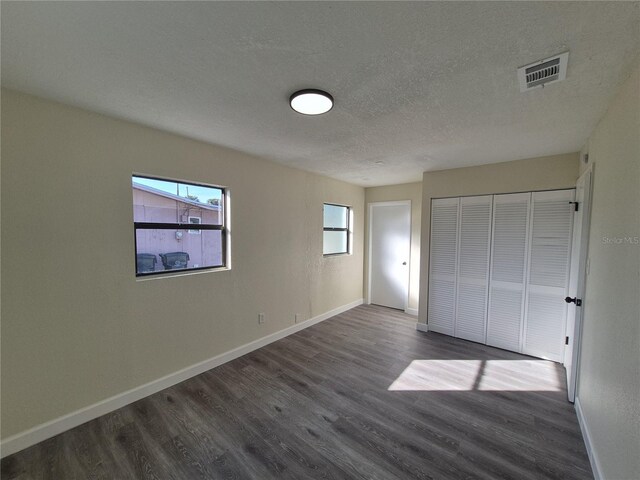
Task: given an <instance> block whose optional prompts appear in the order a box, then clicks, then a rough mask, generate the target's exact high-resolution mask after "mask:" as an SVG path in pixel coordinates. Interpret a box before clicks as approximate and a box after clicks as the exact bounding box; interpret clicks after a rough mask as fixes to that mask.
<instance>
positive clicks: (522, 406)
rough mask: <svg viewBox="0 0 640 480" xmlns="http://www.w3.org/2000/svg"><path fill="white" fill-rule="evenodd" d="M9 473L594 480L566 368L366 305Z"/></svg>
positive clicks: (37, 449)
mask: <svg viewBox="0 0 640 480" xmlns="http://www.w3.org/2000/svg"><path fill="white" fill-rule="evenodd" d="M1 466H2V469H1V474H2V479H3V480H13V479H20V480H26V479H55V480H61V479H65V480H66V479H83V480H84V479H137V478H140V479H143V478H144V479H160V480H164V479H258V480H267V479H296V480H299V479H320V478H326V479H381V480H393V479H402V480H405V479H459V478H464V479H472V478H474V479H475V478H478V479H507V478H510V479H518V480H526V479H536V480H539V479H552V478H553V479H560V478H562V479H591V478H593V476H592V473H591V468H590V466H589V460H588V458H587V454H586V451H585V447H584V442H583V439H582V436H581V434H580V429H579V427H578V422H577V419H576V415H575V412H574V408H573V406H572V405H571V404H570V403H568V402H567V400H566V391H565V382H564V370H563V368H562V367H561V366H559V365H557V364H554V363H551V362H546V361H543V360H537V359H533V358H531V357H526V356H522V355H518V354H515V353H511V352H506V351H503V350H498V349H494V348H491V347H487V346H484V345H479V344H476V343H471V342H465V341H462V340H458V339H454V338H451V337H447V336H443V335H439V334H436V333H420V332H417V331H416V330H415V319H414V318H412V317H408V316H407V315H404V314H403V313H400V312H396V311H394V310H390V309H385V308H381V307H375V306H360V307H357V308H354V309H352V310H350V311H348V312H346V313H343V314H341V315H338V316H336V317H334V318H331V319H329V320H326V321H324V322H322V323H320V324H318V325H315V326H313V327H311V328H308V329H306V330H304V331H301V332H299V333H297V334H295V335H292V336H289V337H287V338H285V339H283V340H280V341H278V342H275V343H273V344H271V345H269V346H267V347H264V348H261V349H260V350H257V351H255V352H253V353H250V354H248V355H245V356H244V357H241V358H238V359H237V360H234V361H232V362H230V363H227V364H225V365H223V366H221V367H218V368H215V369H213V370H210V371H208V372H206V373H204V374H202V375H199V376H197V377H194V378H192V379H190V380H187V381H185V382H182V383H180V384H178V385H175V386H173V387H171V388H168V389H166V390H163V391H162V392H159V393H157V394H155V395H152V396H150V397H147V398H145V399H143V400H140V401H138V402H136V403H133V404H131V405H128V406H126V407H124V408H121V409H119V410H117V411H115V412H112V413H110V414H108V415H104V416H103V417H100V418H98V419H96V420H93V421H91V422H88V423H86V424H84V425H81V426H80V427H77V428H74V429H73V430H70V431H68V432H65V433H63V434H61V435H58V436H56V437H54V438H51V439H49V440H47V441H44V442H42V443H40V444H38V445H36V446H34V447H31V448H29V449H26V450H24V451H22V452H19V453H17V454H15V455H12V456H10V457H7V458H5V459H3V460H2V464H1Z"/></svg>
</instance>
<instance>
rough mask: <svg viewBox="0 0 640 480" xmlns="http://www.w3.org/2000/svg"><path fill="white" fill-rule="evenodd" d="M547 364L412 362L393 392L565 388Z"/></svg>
mask: <svg viewBox="0 0 640 480" xmlns="http://www.w3.org/2000/svg"><path fill="white" fill-rule="evenodd" d="M556 368H557V366H556V364H555V363H553V362H550V361H547V360H413V361H412V362H411V363H410V364H409V366H408V367H407V368H406V369H405V370H404V371H403V372H402V373H401V374H400V376H399V377H398V378H397V379H396V380H395V381H394V382H393V383H392V384H391V385H390V386H389V388H388V390H390V391H424V392H428V391H474V390H479V391H528V392H531V391H549V392H558V391H561V390H562V385H561V384H560V381H559V379H558V375H557V373H556Z"/></svg>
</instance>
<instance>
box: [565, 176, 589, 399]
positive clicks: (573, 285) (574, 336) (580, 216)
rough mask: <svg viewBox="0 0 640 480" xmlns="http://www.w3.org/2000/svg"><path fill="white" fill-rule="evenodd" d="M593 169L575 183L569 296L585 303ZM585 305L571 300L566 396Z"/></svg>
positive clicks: (572, 389) (572, 384) (572, 388)
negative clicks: (575, 206)
mask: <svg viewBox="0 0 640 480" xmlns="http://www.w3.org/2000/svg"><path fill="white" fill-rule="evenodd" d="M591 177H592V173H591V169H589V170H588V171H586V172H585V173H583V174H582V175H581V176H580V178H579V179H578V182H577V183H576V204H577V205H578V210H577V211H576V212H575V214H574V217H573V245H572V248H571V273H570V276H569V291H568V293H567V297H568V298H570V299H579V300H580V303H582V301H583V299H584V290H585V283H586V265H587V247H588V241H589V218H590V211H591ZM582 312H583V310H582V306H580V307H578V306H577V302H575V301H574V302H571V303H568V310H567V329H566V339H567V342H566V346H565V351H564V366H565V370H566V372H567V396H568V397H569V401H570V402H573V401H575V396H576V379H577V373H578V366H579V359H580V337H581V333H582Z"/></svg>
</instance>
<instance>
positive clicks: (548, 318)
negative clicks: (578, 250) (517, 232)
mask: <svg viewBox="0 0 640 480" xmlns="http://www.w3.org/2000/svg"><path fill="white" fill-rule="evenodd" d="M574 196H575V190H559V191H550V192H534V193H533V194H532V207H531V211H532V222H531V225H532V226H531V249H530V251H531V253H530V262H529V264H530V266H529V281H528V285H527V292H528V293H527V304H526V313H525V328H524V340H523V348H522V352H523V353H526V354H528V355H533V356H536V357H543V358H548V359H549V360H554V361H557V362H561V361H562V359H563V354H564V336H565V325H566V319H567V304H566V303H565V300H564V299H565V296H566V295H567V286H568V284H569V266H570V260H571V236H572V232H573V230H572V229H573V216H574V212H575V209H574V206H573V204H571V203H570V202H573V200H574Z"/></svg>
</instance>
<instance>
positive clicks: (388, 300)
mask: <svg viewBox="0 0 640 480" xmlns="http://www.w3.org/2000/svg"><path fill="white" fill-rule="evenodd" d="M410 252H411V202H410V201H406V202H384V203H372V204H370V205H369V281H370V284H369V303H374V304H376V305H382V306H385V307H391V308H398V309H402V310H405V309H406V308H407V301H408V295H409V256H410Z"/></svg>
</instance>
